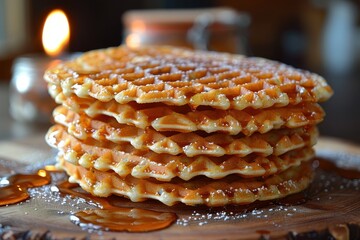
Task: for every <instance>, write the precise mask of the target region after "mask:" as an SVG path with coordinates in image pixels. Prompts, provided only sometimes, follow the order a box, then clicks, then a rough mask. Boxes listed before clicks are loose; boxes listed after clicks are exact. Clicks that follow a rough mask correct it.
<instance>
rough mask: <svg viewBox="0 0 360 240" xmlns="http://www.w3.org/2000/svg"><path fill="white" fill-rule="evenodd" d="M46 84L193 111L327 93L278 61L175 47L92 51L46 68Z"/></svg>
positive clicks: (319, 81) (318, 80) (311, 98)
mask: <svg viewBox="0 0 360 240" xmlns="http://www.w3.org/2000/svg"><path fill="white" fill-rule="evenodd" d="M45 80H46V81H47V82H48V83H49V84H50V85H55V86H59V87H60V88H61V89H62V92H63V93H64V94H65V95H67V96H69V95H70V94H71V93H74V94H76V95H77V96H79V97H81V98H95V99H98V100H100V101H102V102H108V101H110V100H112V99H114V100H115V101H116V102H118V103H120V104H126V103H129V102H137V103H142V104H143V103H155V102H156V103H164V104H168V105H176V106H183V105H189V106H190V107H191V108H192V109H195V108H197V107H199V106H210V107H213V108H216V109H223V110H226V109H237V110H243V109H245V108H248V107H251V108H255V109H261V108H268V107H272V106H276V107H283V106H286V105H289V104H298V103H301V102H318V101H325V100H327V99H328V98H329V97H330V96H331V94H332V90H331V88H330V87H329V86H328V84H327V83H326V81H325V80H324V79H323V78H322V77H320V76H319V75H316V74H313V73H309V72H306V71H302V70H297V69H294V68H292V67H290V66H287V65H284V64H280V63H278V62H274V61H270V60H267V59H262V58H248V57H244V56H240V55H230V54H225V53H214V52H205V51H197V52H194V51H191V50H186V49H182V48H174V47H142V48H129V47H125V46H121V47H116V48H108V49H103V50H95V51H91V52H88V53H85V54H83V55H82V56H80V57H78V58H76V59H75V60H73V61H69V62H67V63H64V64H62V65H58V66H56V67H55V68H51V69H48V70H47V72H46V73H45Z"/></svg>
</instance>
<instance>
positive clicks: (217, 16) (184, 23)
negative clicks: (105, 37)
mask: <svg viewBox="0 0 360 240" xmlns="http://www.w3.org/2000/svg"><path fill="white" fill-rule="evenodd" d="M123 22H124V25H125V31H124V34H125V37H124V43H125V44H127V45H128V46H130V47H136V46H140V45H173V46H181V47H190V48H194V49H201V50H214V51H222V52H230V53H242V54H245V53H246V52H247V51H246V50H247V28H248V26H249V24H250V17H249V16H248V15H247V14H245V13H239V12H237V11H235V10H233V9H231V8H209V9H181V10H174V9H166V10H133V11H128V12H126V13H125V14H124V16H123Z"/></svg>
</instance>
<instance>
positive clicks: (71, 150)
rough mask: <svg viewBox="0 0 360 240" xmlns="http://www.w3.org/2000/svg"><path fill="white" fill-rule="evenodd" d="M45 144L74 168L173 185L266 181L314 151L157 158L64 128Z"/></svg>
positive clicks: (52, 132)
mask: <svg viewBox="0 0 360 240" xmlns="http://www.w3.org/2000/svg"><path fill="white" fill-rule="evenodd" d="M46 140H47V142H48V144H49V145H51V146H53V147H55V148H58V149H59V150H60V152H61V154H62V155H64V159H65V160H66V161H68V162H71V163H73V164H75V165H81V166H83V167H86V168H95V169H97V170H100V171H110V170H111V171H114V172H116V173H117V174H118V175H119V176H120V177H123V178H124V177H127V176H129V175H132V176H133V177H136V178H139V179H142V178H156V179H158V180H159V181H170V180H171V179H173V178H176V177H179V178H181V179H184V180H189V179H191V178H193V177H196V176H199V175H204V176H207V177H209V178H212V179H220V178H223V177H225V176H228V175H230V174H237V175H238V176H239V177H240V178H241V177H246V178H250V177H260V176H262V177H264V176H268V175H272V174H277V173H280V172H282V171H284V170H286V169H288V168H290V167H291V166H297V165H299V164H300V163H301V162H304V161H308V160H310V159H311V158H313V157H314V150H313V149H312V148H311V147H304V148H300V149H295V150H292V151H289V152H287V153H284V154H282V155H280V156H275V155H270V156H268V157H264V156H258V155H256V154H250V155H248V156H246V157H239V156H237V155H230V156H223V157H221V158H220V157H207V156H202V155H200V156H196V157H186V156H184V155H178V156H173V155H169V154H157V153H154V152H152V151H141V150H136V149H134V148H133V147H131V146H129V145H119V144H114V145H110V146H109V144H106V143H103V142H98V141H93V142H92V143H91V144H87V143H84V142H82V141H79V140H77V139H76V138H75V137H72V136H71V135H69V134H68V133H66V130H65V129H64V127H61V126H59V125H55V126H54V127H52V128H50V130H49V132H48V134H47V136H46Z"/></svg>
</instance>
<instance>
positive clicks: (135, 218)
mask: <svg viewBox="0 0 360 240" xmlns="http://www.w3.org/2000/svg"><path fill="white" fill-rule="evenodd" d="M77 187H79V185H78V184H73V183H69V182H68V181H65V182H63V183H61V184H59V185H58V189H59V191H60V192H61V193H65V194H69V195H72V196H77V197H81V198H84V199H86V200H88V201H92V202H95V203H97V205H98V206H99V207H100V209H90V210H83V211H79V212H77V213H75V214H74V215H72V216H71V217H70V219H71V220H72V221H73V222H74V223H75V224H77V225H80V224H93V225H96V226H99V227H101V229H103V230H111V231H128V232H149V231H155V230H160V229H163V228H166V227H168V226H170V225H171V224H172V223H173V222H175V220H176V219H177V215H176V214H175V213H170V212H157V211H152V210H145V209H139V208H124V207H117V206H114V205H112V204H111V203H110V202H109V201H108V199H107V198H101V197H95V196H92V195H91V194H89V193H82V192H78V191H75V190H74V188H77Z"/></svg>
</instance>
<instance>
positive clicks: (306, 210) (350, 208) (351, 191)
mask: <svg viewBox="0 0 360 240" xmlns="http://www.w3.org/2000/svg"><path fill="white" fill-rule="evenodd" d="M316 148H317V152H318V155H319V156H320V157H322V158H326V159H330V160H331V161H334V162H336V163H339V164H340V165H343V166H344V167H352V168H355V169H357V170H358V171H360V147H359V146H356V145H353V144H350V143H347V142H342V141H339V140H337V139H330V138H321V139H320V141H319V143H318V145H317V147H316ZM55 154H56V153H55V151H54V150H51V149H50V148H49V147H47V146H46V144H45V142H44V141H43V136H37V137H33V138H31V139H25V140H22V141H12V142H0V176H5V175H9V174H11V173H14V172H29V171H35V170H36V169H37V168H40V167H41V166H44V165H45V164H49V163H50V164H51V163H53V162H54V156H55ZM53 177H54V179H53V181H54V183H52V184H50V185H48V186H44V187H40V188H36V189H32V190H31V191H30V195H31V198H30V199H29V200H27V201H26V202H23V203H20V204H16V205H10V206H5V207H0V236H5V235H6V234H7V235H6V236H11V234H13V235H14V236H15V235H16V234H17V235H16V236H20V235H21V234H22V235H21V236H23V239H33V238H34V236H38V237H39V236H42V237H44V239H70V238H71V239H84V238H86V237H90V238H91V239H200V238H206V239H260V238H262V239H267V238H269V236H270V237H271V239H283V238H286V236H287V237H290V236H295V235H296V234H305V233H306V232H310V231H319V232H320V233H315V232H313V233H312V234H326V233H325V232H324V231H325V230H326V229H327V230H326V231H330V232H331V233H333V234H341V233H342V232H344V231H345V232H346V231H348V228H347V227H346V226H345V225H344V224H353V225H351V226H356V225H359V224H360V179H353V180H349V179H345V178H343V177H341V176H339V175H337V174H336V173H334V172H327V171H324V170H322V169H320V168H319V169H318V170H317V172H316V177H315V180H314V182H313V184H312V185H311V187H310V188H309V189H308V190H307V191H306V192H305V193H302V194H298V195H294V196H292V197H289V198H287V199H285V200H280V201H274V202H262V203H255V204H252V205H248V206H227V207H223V208H206V207H202V208H198V207H188V206H184V205H176V206H174V207H167V206H165V205H163V204H161V203H157V202H155V201H146V202H143V203H132V202H130V201H128V200H126V199H124V198H121V197H113V198H112V199H111V200H112V202H115V203H116V204H117V205H118V206H121V207H129V208H143V209H151V210H158V211H165V212H175V213H177V215H178V217H179V218H178V220H177V222H176V223H174V224H173V225H171V226H170V227H169V228H166V229H163V230H159V231H153V232H147V233H127V232H108V231H98V230H93V229H92V230H91V229H90V230H89V229H88V230H84V229H82V228H81V227H79V226H77V225H75V224H73V223H72V222H71V221H70V215H71V213H73V212H76V211H79V210H81V209H84V208H94V205H91V204H89V203H88V202H86V201H84V200H82V199H79V198H71V197H69V196H60V195H59V194H58V193H56V192H52V191H51V189H52V188H51V187H52V186H53V185H54V184H55V182H56V181H59V180H61V178H64V175H63V174H61V173H59V174H55V175H54V176H53ZM0 191H1V190H0ZM351 231H352V234H353V235H354V231H358V230H354V229H353V230H351ZM359 234H360V233H359ZM31 237H32V238H31ZM0 238H1V237H0ZM359 238H360V235H359Z"/></svg>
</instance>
